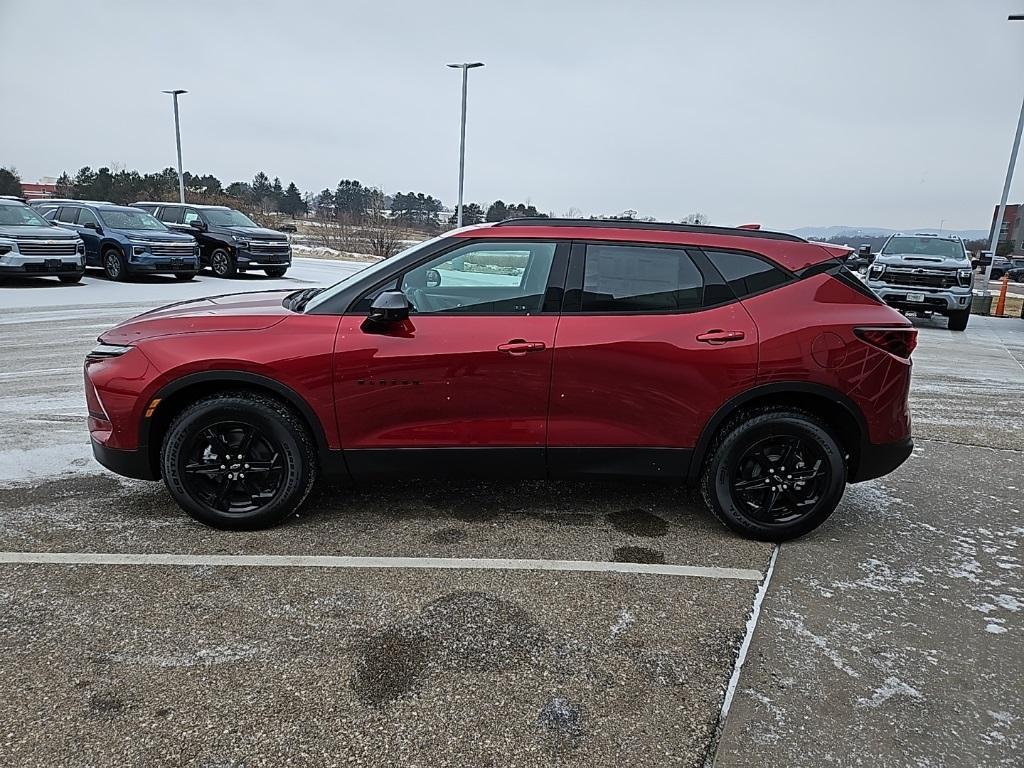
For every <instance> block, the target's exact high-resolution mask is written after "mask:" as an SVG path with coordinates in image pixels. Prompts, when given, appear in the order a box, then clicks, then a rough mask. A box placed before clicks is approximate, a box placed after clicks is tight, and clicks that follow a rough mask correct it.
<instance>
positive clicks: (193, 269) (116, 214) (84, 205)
mask: <svg viewBox="0 0 1024 768" xmlns="http://www.w3.org/2000/svg"><path fill="white" fill-rule="evenodd" d="M45 215H46V218H47V219H48V220H50V221H52V222H53V223H54V224H57V225H59V226H62V227H67V228H68V229H71V230H74V231H75V232H77V233H78V235H79V236H80V237H81V238H82V240H84V241H85V261H86V264H87V265H88V266H90V267H101V268H102V269H103V273H104V274H105V275H106V276H107V277H108V278H109V279H110V280H131V279H132V277H134V276H136V275H140V274H146V275H159V274H166V275H174V277H176V278H177V279H178V280H191V279H192V278H193V277H195V276H196V273H197V272H198V271H199V248H198V246H197V245H196V241H195V238H193V237H190V236H188V235H182V234H179V233H177V232H172V231H170V230H169V229H168V228H167V227H165V226H164V225H163V224H162V223H161V222H159V221H157V220H156V219H155V218H153V217H152V216H150V215H149V214H148V213H146V212H145V211H140V210H139V209H138V208H132V207H130V206H126V205H114V204H113V203H97V202H88V201H82V200H76V201H74V202H62V203H61V204H60V205H57V206H54V207H50V208H49V210H47V211H46V214H45Z"/></svg>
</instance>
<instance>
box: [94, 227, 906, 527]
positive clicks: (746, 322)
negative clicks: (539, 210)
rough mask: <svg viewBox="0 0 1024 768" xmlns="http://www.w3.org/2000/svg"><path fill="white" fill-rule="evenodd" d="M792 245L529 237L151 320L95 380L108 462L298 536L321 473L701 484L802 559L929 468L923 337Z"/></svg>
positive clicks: (190, 504)
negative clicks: (831, 520)
mask: <svg viewBox="0 0 1024 768" xmlns="http://www.w3.org/2000/svg"><path fill="white" fill-rule="evenodd" d="M846 251H847V249H845V248H840V247H832V248H830V247H827V246H823V245H821V244H813V243H808V242H807V241H805V240H802V239H800V238H798V237H795V236H792V235H785V234H780V233H774V232H767V231H752V230H741V229H729V228H722V227H705V226H686V225H673V224H653V223H645V222H625V221H601V220H590V221H582V220H559V219H522V220H515V219H513V220H508V221H504V222H501V223H498V224H490V225H478V226H474V227H466V228H463V229H460V230H456V231H453V232H450V233H448V234H446V235H443V236H440V237H437V238H434V239H432V240H429V241H427V242H424V243H421V244H419V245H416V246H414V247H412V248H410V249H409V250H407V251H405V252H404V253H402V254H400V255H398V256H395V257H394V258H392V259H388V260H386V261H380V262H377V263H375V264H373V265H372V266H370V267H368V268H366V269H364V270H363V271H361V272H358V273H356V274H354V275H352V276H350V277H347V278H345V279H344V280H342V281H341V282H339V283H337V284H335V285H334V286H332V287H330V288H326V289H324V288H307V289H304V290H299V291H293V292H283V291H267V292H263V293H260V294H251V293H247V294H239V295H235V296H218V297H216V298H211V299H200V300H196V301H191V302H183V303H178V304H172V305H170V306H167V307H164V308H163V309H158V310H155V311H152V312H148V313H146V314H144V315H140V316H139V317H136V318H134V319H132V320H129V321H127V322H125V323H122V324H121V325H118V326H116V327H115V328H113V329H112V330H109V331H107V332H106V333H104V334H103V335H102V336H100V338H99V346H97V347H96V348H95V349H94V350H93V351H92V352H90V353H89V355H88V356H87V358H86V377H85V378H86V384H85V392H86V400H87V402H88V408H89V414H90V418H89V425H90V430H91V434H92V446H93V451H94V454H95V456H96V458H97V459H98V460H99V462H100V463H101V464H103V465H104V466H106V467H108V468H110V469H112V470H113V471H115V472H118V473H120V474H122V475H127V476H129V477H136V478H143V479H149V480H155V479H158V478H163V480H164V482H165V483H166V485H167V488H168V489H169V491H170V493H171V495H172V497H173V498H174V499H175V500H176V501H177V502H178V504H179V505H181V507H182V508H183V509H184V510H185V511H186V512H187V513H188V514H190V515H192V516H193V517H195V518H196V519H197V520H200V521H202V522H204V523H206V524H208V525H213V526H218V527H222V528H232V529H251V528H260V527H264V526H269V525H273V524H275V523H279V522H281V521H282V520H284V519H285V518H286V517H287V516H289V515H290V514H292V513H294V512H295V510H296V509H297V508H298V507H299V505H300V504H301V503H302V501H303V500H304V499H305V498H306V496H307V494H308V493H309V491H310V489H311V488H312V486H313V483H314V481H315V480H316V478H317V476H318V475H320V474H335V475H341V476H343V477H348V478H351V479H353V480H361V479H365V478H373V477H410V476H420V477H423V476H426V477H438V476H444V475H455V476H457V477H459V478H466V477H470V476H479V475H483V476H492V477H494V476H497V477H504V478H515V479H524V478H544V477H551V478H556V477H557V478H562V477H594V476H606V475H616V476H634V477H641V478H668V479H673V480H677V481H683V482H688V483H692V484H699V486H700V488H701V490H702V493H703V497H704V499H705V501H706V502H707V504H708V506H709V507H710V508H711V510H712V511H713V512H714V514H715V515H716V516H717V517H718V518H719V519H720V520H721V521H722V522H723V523H725V524H726V525H727V526H729V527H730V528H732V529H733V530H735V531H737V532H739V533H741V534H743V535H746V536H751V537H754V538H759V539H765V540H782V539H788V538H792V537H794V536H799V535H801V534H804V533H806V532H807V531H810V530H811V529H813V528H815V527H816V526H818V525H819V524H820V523H821V522H822V521H823V520H825V519H826V518H827V517H828V516H829V515H830V514H831V513H832V511H833V510H834V509H835V507H836V505H837V504H838V502H839V500H840V498H841V497H842V495H843V489H844V487H845V485H846V483H847V482H859V481H862V480H868V479H871V478H874V477H878V476H880V475H883V474H885V473H887V472H890V471H892V470H893V469H894V468H896V467H897V466H899V465H900V464H901V463H902V462H903V461H904V460H905V459H906V458H907V457H908V456H909V455H910V453H911V450H912V440H911V434H910V411H909V407H908V402H907V397H908V391H909V387H910V371H911V363H910V354H911V351H912V350H913V349H914V346H915V344H916V338H917V331H916V330H915V329H914V328H913V327H912V326H911V324H910V322H909V321H908V320H907V319H906V318H904V317H903V316H902V315H900V314H899V313H898V312H896V311H894V310H893V309H891V308H889V307H887V306H885V304H884V303H883V302H881V301H880V300H879V299H878V297H877V296H876V295H875V294H874V293H872V292H871V291H870V290H868V289H867V288H866V287H865V286H864V284H863V283H862V282H861V281H860V280H858V279H857V278H856V277H854V276H853V275H852V274H851V273H850V271H849V270H848V269H847V268H846V267H845V266H843V265H842V263H841V262H840V261H839V260H838V257H839V256H842V255H845V253H846Z"/></svg>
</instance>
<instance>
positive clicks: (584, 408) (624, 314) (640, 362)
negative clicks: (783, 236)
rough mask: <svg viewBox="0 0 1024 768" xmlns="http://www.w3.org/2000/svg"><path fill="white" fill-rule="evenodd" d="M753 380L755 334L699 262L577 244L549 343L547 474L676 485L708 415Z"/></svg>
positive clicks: (681, 251)
mask: <svg viewBox="0 0 1024 768" xmlns="http://www.w3.org/2000/svg"><path fill="white" fill-rule="evenodd" d="M756 375H757V329H756V328H755V326H754V323H753V321H752V320H751V319H750V316H749V315H748V314H747V312H746V311H745V310H744V309H743V307H742V305H741V304H740V303H739V302H738V301H736V300H735V298H734V297H733V294H732V292H731V291H730V290H729V288H728V286H727V285H726V284H725V282H724V280H723V279H722V277H721V275H720V274H719V273H718V272H717V271H716V270H715V269H714V267H712V266H711V264H710V262H709V261H708V259H707V257H706V256H705V255H704V254H703V252H701V251H699V250H692V249H691V250H687V249H686V248H683V247H666V246H661V245H659V246H651V245H643V244H627V243H576V244H574V245H573V249H572V257H571V262H570V268H569V276H568V278H567V285H566V297H565V303H564V305H563V313H562V318H561V320H560V322H559V326H558V334H557V336H556V338H555V355H554V366H553V373H552V388H551V408H550V416H549V422H548V463H549V468H550V472H551V474H552V475H553V476H573V475H580V474H590V473H599V474H641V475H651V476H678V475H682V474H684V473H686V471H687V470H688V468H689V460H690V456H691V455H692V449H693V448H694V446H695V445H696V443H697V439H698V437H699V436H700V432H701V429H702V428H703V426H704V425H705V423H706V422H707V421H708V419H709V418H710V416H711V415H712V414H713V413H714V412H715V410H717V409H718V407H719V406H721V405H722V404H723V403H724V402H725V401H726V400H728V399H729V398H730V397H731V396H732V395H734V394H736V393H738V392H740V391H742V390H743V389H746V388H748V387H750V386H752V385H753V384H754V381H755V378H756Z"/></svg>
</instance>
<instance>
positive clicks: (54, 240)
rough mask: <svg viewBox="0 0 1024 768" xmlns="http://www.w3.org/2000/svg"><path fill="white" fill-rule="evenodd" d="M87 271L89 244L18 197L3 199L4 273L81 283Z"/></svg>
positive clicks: (0, 263) (0, 272)
mask: <svg viewBox="0 0 1024 768" xmlns="http://www.w3.org/2000/svg"><path fill="white" fill-rule="evenodd" d="M83 274H85V244H84V243H83V242H82V238H80V237H79V236H78V235H77V234H76V233H75V232H69V231H68V230H66V229H61V228H59V227H55V226H53V225H52V224H51V223H50V222H48V221H47V220H46V219H44V218H43V217H42V216H40V215H39V214H38V213H36V212H35V211H34V210H32V209H31V208H29V207H28V206H27V205H25V204H24V203H22V202H19V201H17V200H10V199H4V200H0V277H45V276H47V275H52V276H54V277H57V278H59V279H60V281H61V282H62V283H77V282H78V281H79V280H81V279H82V275H83Z"/></svg>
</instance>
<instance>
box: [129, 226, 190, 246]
mask: <svg viewBox="0 0 1024 768" xmlns="http://www.w3.org/2000/svg"><path fill="white" fill-rule="evenodd" d="M117 231H118V232H120V233H122V234H124V235H127V236H128V237H130V238H132V239H134V240H152V241H153V242H161V243H194V242H195V241H196V239H195V238H194V237H192V235H182V234H178V233H177V232H163V231H161V230H159V229H155V230H154V229H119V230H117Z"/></svg>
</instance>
